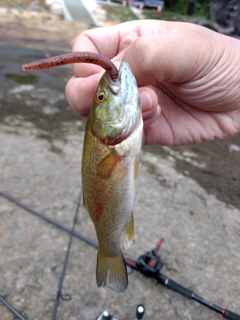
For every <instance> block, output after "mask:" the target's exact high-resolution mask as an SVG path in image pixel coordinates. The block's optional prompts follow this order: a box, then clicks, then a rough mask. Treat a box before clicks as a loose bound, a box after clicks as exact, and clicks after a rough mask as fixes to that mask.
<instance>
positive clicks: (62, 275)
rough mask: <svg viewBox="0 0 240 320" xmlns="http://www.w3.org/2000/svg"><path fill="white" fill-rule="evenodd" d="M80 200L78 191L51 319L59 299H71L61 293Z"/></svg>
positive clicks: (69, 296) (55, 311)
mask: <svg viewBox="0 0 240 320" xmlns="http://www.w3.org/2000/svg"><path fill="white" fill-rule="evenodd" d="M81 200H82V193H81V192H80V195H79V198H78V203H77V207H76V211H75V215H74V218H73V225H72V229H71V233H70V237H69V243H68V248H67V252H66V257H65V260H64V264H63V270H62V274H61V277H60V280H59V284H58V291H57V295H56V299H55V303H54V308H53V313H52V320H55V319H56V316H57V309H58V306H59V301H60V299H62V300H70V299H71V295H63V294H62V286H63V281H64V278H65V274H66V270H67V265H68V260H69V255H70V249H71V246H72V239H73V236H74V229H75V225H76V223H77V218H78V214H79V209H80V204H81Z"/></svg>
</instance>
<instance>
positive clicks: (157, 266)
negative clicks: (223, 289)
mask: <svg viewBox="0 0 240 320" xmlns="http://www.w3.org/2000/svg"><path fill="white" fill-rule="evenodd" d="M0 196H3V197H5V198H6V199H8V200H10V201H11V202H13V203H15V204H16V205H18V206H20V207H21V208H23V209H25V210H27V211H29V212H30V213H33V214H34V215H37V216H39V217H40V218H42V219H43V220H45V221H47V222H49V223H51V224H53V225H55V226H56V227H58V228H60V229H62V230H64V231H65V232H68V233H70V234H71V230H70V229H68V228H66V227H65V226H63V225H61V224H60V223H58V222H56V221H54V220H52V219H50V218H48V217H46V216H45V215H44V214H42V213H39V212H37V211H35V210H34V209H32V208H29V207H28V206H26V205H25V204H23V203H21V202H20V201H18V200H16V199H14V198H13V197H11V196H9V195H7V194H5V193H3V192H0ZM72 235H73V236H75V237H77V238H79V239H81V240H83V241H85V242H86V243H88V244H90V245H92V246H93V247H95V248H98V245H97V244H96V243H95V242H94V241H92V240H90V239H88V238H86V237H84V236H82V235H81V234H79V233H76V232H75V231H74V232H72ZM162 243H163V239H160V241H159V242H158V244H157V246H156V247H155V248H154V249H153V250H151V251H149V252H146V253H145V254H143V255H141V256H140V257H139V258H138V259H137V260H132V259H125V262H126V264H127V266H128V267H129V268H131V269H133V270H136V271H139V272H141V273H142V274H143V275H144V276H145V277H150V278H154V279H156V280H157V282H158V283H160V284H162V285H164V286H165V287H167V288H169V289H171V290H173V291H176V292H178V293H180V294H182V295H183V296H185V297H186V298H189V299H192V300H195V301H197V302H198V303H200V304H202V305H204V306H206V307H208V308H210V309H212V310H213V311H216V312H217V313H219V314H221V315H222V317H223V318H225V319H228V320H240V315H238V314H236V313H234V312H232V311H230V310H228V309H224V308H221V307H219V306H217V305H215V304H213V303H212V302H210V301H208V300H207V299H205V298H202V297H200V296H199V295H197V294H195V293H194V292H193V291H191V290H189V289H187V288H185V287H183V286H182V285H180V284H179V283H177V282H176V281H174V280H172V279H170V278H168V277H167V276H165V275H163V274H162V273H160V270H161V268H162V267H163V263H162V261H161V260H160V255H159V251H160V247H161V245H162Z"/></svg>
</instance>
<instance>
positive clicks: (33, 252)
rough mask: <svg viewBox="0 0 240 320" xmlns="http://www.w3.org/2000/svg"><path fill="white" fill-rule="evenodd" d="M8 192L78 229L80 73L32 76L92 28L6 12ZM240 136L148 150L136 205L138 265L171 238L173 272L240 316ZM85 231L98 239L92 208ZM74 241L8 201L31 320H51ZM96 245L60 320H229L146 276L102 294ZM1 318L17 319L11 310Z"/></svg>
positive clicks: (12, 266)
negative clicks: (141, 311) (73, 95)
mask: <svg viewBox="0 0 240 320" xmlns="http://www.w3.org/2000/svg"><path fill="white" fill-rule="evenodd" d="M0 18H1V26H0V37H1V42H0V61H1V66H0V71H1V72H0V83H1V86H0V150H1V152H0V191H3V192H6V193H7V194H9V195H11V196H12V197H14V198H16V199H18V200H20V201H22V202H23V203H25V204H27V205H28V206H30V207H32V208H34V209H35V210H38V211H40V212H43V213H44V214H46V215H47V216H48V217H51V218H53V219H55V220H57V221H59V222H60V223H62V224H64V225H65V226H67V227H69V228H71V225H72V220H73V217H74V212H75V209H76V205H77V200H78V197H79V194H80V192H81V180H80V168H81V155H82V142H83V136H84V128H83V125H82V123H81V121H80V118H79V116H78V115H77V114H74V113H73V112H72V111H71V109H70V108H69V106H68V104H67V101H66V100H65V97H64V87H65V84H66V82H67V80H68V79H69V78H70V76H71V68H70V67H62V68H57V69H52V70H45V71H41V72H34V73H31V76H30V74H26V73H23V72H22V71H21V65H22V64H23V63H25V62H28V61H32V60H36V59H39V58H42V57H45V56H50V55H55V54H58V53H62V52H66V51H70V42H71V39H72V38H73V37H74V36H75V35H77V34H78V33H79V32H81V31H82V30H84V29H86V28H88V26H87V25H84V24H80V23H70V22H63V21H61V20H58V19H54V18H53V17H50V16H47V15H45V14H41V15H38V16H37V17H31V16H28V17H26V16H21V15H16V14H14V15H9V14H4V13H3V14H1V17H0ZM239 152H240V137H239V136H238V137H234V138H231V139H227V140H225V141H215V142H212V143H206V144H203V145H198V146H189V147H185V148H166V147H160V146H157V147H145V148H144V150H143V152H142V157H141V165H140V172H139V179H138V183H137V193H136V205H135V242H134V244H133V246H132V247H131V248H130V249H129V250H128V251H127V252H124V255H125V257H130V258H133V259H135V258H137V257H138V256H139V255H140V254H142V253H144V252H145V251H146V250H151V249H153V248H154V246H155V244H156V243H157V242H158V240H159V239H160V238H161V237H164V238H165V242H164V243H163V245H162V249H161V258H162V261H163V263H164V267H163V269H162V273H163V274H165V275H167V276H169V277H170V278H172V279H174V280H175V281H177V282H179V283H181V284H182V285H184V286H186V287H187V288H189V289H190V290H193V291H194V292H195V293H196V294H198V295H200V296H203V297H205V298H206V299H209V300H210V301H211V302H213V303H215V304H216V305H220V306H221V307H223V308H225V307H226V308H228V309H230V310H231V311H233V312H236V313H238V314H240V300H239V296H240V285H239V283H240V263H239V262H240V250H239V247H240V191H239V190H240V188H239V179H240V178H239V177H240V167H239V155H240V154H239ZM76 231H78V232H80V233H82V234H83V235H85V236H87V237H88V238H91V239H93V240H96V236H95V233H94V229H93V225H92V223H91V221H90V219H89V217H88V215H87V213H86V212H85V210H84V209H83V207H82V206H81V208H80V213H79V218H78V222H77V226H76ZM68 241H69V236H68V234H66V233H65V232H63V231H61V230H59V229H57V228H56V227H54V226H52V225H50V224H48V223H46V222H44V221H42V220H40V219H39V218H37V217H35V216H33V215H31V214H30V213H29V212H27V211H25V210H23V209H20V208H19V207H18V206H16V205H15V204H13V203H11V202H9V201H8V200H6V199H5V198H3V197H0V295H1V296H2V297H4V298H5V299H6V300H7V301H8V302H9V303H11V304H12V305H13V306H14V307H15V308H16V309H18V310H19V311H20V312H21V313H22V315H24V316H25V317H26V318H28V319H31V320H37V319H39V320H40V319H41V320H42V319H44V320H45V319H46V320H47V319H51V314H52V311H53V304H54V300H55V296H56V293H57V289H58V282H59V278H60V275H61V272H62V268H63V261H64V259H65V254H66V250H67V245H68ZM95 265H96V249H94V248H92V247H91V246H90V245H88V244H86V243H84V242H82V241H80V240H79V239H76V238H74V239H73V244H72V248H71V253H70V259H69V264H68V267H67V272H66V276H65V281H64V284H63V293H68V294H70V295H71V297H72V299H71V300H70V301H60V305H59V308H58V313H57V319H59V320H78V319H80V320H85V319H86V320H90V319H95V318H96V317H97V316H98V314H99V313H100V312H102V311H103V310H105V309H107V310H108V311H109V312H110V313H111V314H112V315H114V316H115V317H116V318H118V319H122V320H123V319H124V320H127V319H129V320H131V319H134V314H135V308H136V305H137V304H138V303H143V304H144V305H145V307H146V313H145V317H144V319H146V320H147V319H149V320H150V319H151V320H158V319H164V320H179V319H181V320H205V319H206V320H217V319H221V318H222V317H221V315H218V314H217V313H215V312H213V311H211V310H209V309H207V308H206V307H204V306H201V305H200V304H199V303H197V302H194V301H192V300H189V299H187V298H185V297H183V296H181V295H179V294H178V293H175V292H173V291H171V290H169V289H167V288H165V287H163V286H161V285H156V282H155V281H154V280H151V279H148V278H145V277H143V276H142V275H141V274H139V273H138V272H134V273H133V274H131V275H130V276H129V288H128V290H127V291H126V293H125V294H117V293H114V292H113V291H111V290H109V289H98V288H97V286H96V281H95ZM0 319H1V320H13V319H16V317H14V316H13V314H12V313H11V312H10V311H9V310H8V309H7V308H6V307H5V306H4V305H3V304H1V303H0Z"/></svg>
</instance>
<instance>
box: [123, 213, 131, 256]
mask: <svg viewBox="0 0 240 320" xmlns="http://www.w3.org/2000/svg"><path fill="white" fill-rule="evenodd" d="M133 240H134V218H133V212H132V213H131V215H130V219H129V221H128V223H127V225H126V227H125V228H124V230H123V233H122V241H123V245H124V248H125V249H126V250H127V249H128V248H130V247H131V245H132V243H133Z"/></svg>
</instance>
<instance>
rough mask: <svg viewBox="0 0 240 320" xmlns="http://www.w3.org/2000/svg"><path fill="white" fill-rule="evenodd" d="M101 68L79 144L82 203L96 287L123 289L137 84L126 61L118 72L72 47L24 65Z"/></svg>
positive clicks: (138, 118) (136, 147)
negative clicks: (91, 229)
mask: <svg viewBox="0 0 240 320" xmlns="http://www.w3.org/2000/svg"><path fill="white" fill-rule="evenodd" d="M78 62H85V63H93V64H97V65H100V66H101V67H103V68H104V69H105V70H106V72H105V73H104V74H103V76H102V78H101V80H100V82H99V85H98V87H97V89H96V93H95V97H94V101H93V105H92V108H91V110H90V113H89V116H88V120H87V124H86V130H85V137H84V146H83V157H82V182H83V203H84V206H85V208H86V210H87V211H88V213H89V215H90V217H91V219H92V221H93V223H94V226H95V229H96V233H97V238H98V244H99V248H98V254H97V268H96V278H97V285H98V286H99V287H104V286H107V287H109V288H111V289H112V290H114V291H116V292H124V291H125V290H126V288H127V286H128V276H127V270H126V265H125V261H124V257H123V255H122V252H121V246H120V244H121V239H122V241H123V244H124V247H125V249H128V248H129V247H130V246H131V244H132V242H133V238H134V219H133V207H134V196H135V181H136V177H137V173H138V164H139V156H140V152H141V147H142V134H143V120H142V113H141V103H140V97H139V91H138V86H137V83H136V80H135V78H134V76H133V74H132V72H131V69H130V67H129V65H128V64H127V62H122V63H121V65H120V69H119V71H118V70H117V68H116V66H115V65H114V64H113V63H112V62H111V61H110V60H109V59H107V58H106V57H104V56H102V55H99V54H96V53H92V52H73V53H69V54H63V55H60V56H56V57H51V58H47V59H43V60H40V61H34V62H32V63H29V64H25V65H23V70H38V69H46V68H51V67H56V66H59V65H63V64H68V63H78Z"/></svg>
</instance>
